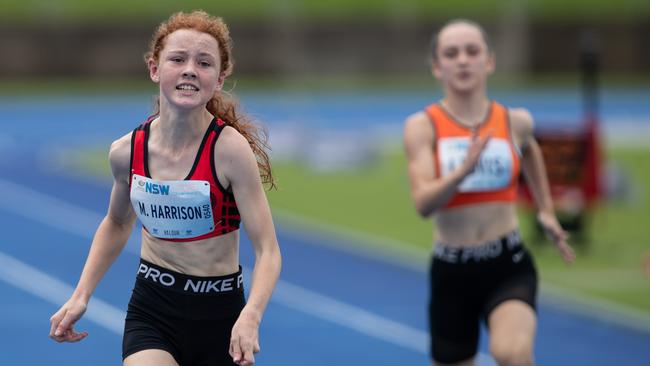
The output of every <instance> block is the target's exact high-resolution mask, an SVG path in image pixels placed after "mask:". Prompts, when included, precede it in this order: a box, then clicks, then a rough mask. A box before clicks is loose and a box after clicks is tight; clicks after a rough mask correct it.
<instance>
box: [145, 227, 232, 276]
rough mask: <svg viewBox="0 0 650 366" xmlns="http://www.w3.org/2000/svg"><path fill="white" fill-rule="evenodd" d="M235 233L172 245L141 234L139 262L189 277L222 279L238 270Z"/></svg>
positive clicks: (147, 234) (172, 243) (173, 243)
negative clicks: (143, 260)
mask: <svg viewBox="0 0 650 366" xmlns="http://www.w3.org/2000/svg"><path fill="white" fill-rule="evenodd" d="M238 243H239V230H235V231H231V232H229V233H227V234H224V235H220V236H215V237H212V238H207V239H203V240H196V241H189V242H172V241H168V240H162V239H159V238H156V237H153V236H152V235H151V234H149V233H148V232H147V231H145V230H142V250H141V253H140V255H141V256H142V258H143V259H145V260H147V261H149V262H151V263H154V264H157V265H159V266H161V267H164V268H169V269H171V270H173V271H176V272H180V273H185V274H188V275H193V276H223V275H227V274H232V273H235V272H237V271H238V270H239V257H238V253H239V244H238Z"/></svg>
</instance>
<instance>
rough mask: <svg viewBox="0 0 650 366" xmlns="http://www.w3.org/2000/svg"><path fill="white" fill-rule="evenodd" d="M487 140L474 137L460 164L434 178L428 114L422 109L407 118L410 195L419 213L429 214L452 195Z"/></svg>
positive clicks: (406, 141)
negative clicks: (456, 167) (449, 171)
mask: <svg viewBox="0 0 650 366" xmlns="http://www.w3.org/2000/svg"><path fill="white" fill-rule="evenodd" d="M489 140H490V135H487V136H483V137H474V140H473V142H472V143H471V145H470V147H469V150H468V152H467V157H466V159H465V161H464V162H463V164H461V165H460V167H458V169H456V170H454V171H452V172H451V173H450V174H449V175H446V176H444V177H441V178H436V176H435V163H434V151H435V150H434V146H433V145H434V130H433V126H432V124H431V121H430V120H429V117H428V116H427V115H426V113H425V112H418V113H416V114H414V115H412V116H410V117H409V118H408V119H407V120H406V124H405V127H404V148H405V150H406V159H407V163H408V176H409V182H410V184H411V197H412V198H413V202H414V203H415V208H416V210H417V211H418V213H419V214H420V215H421V216H422V217H428V216H429V215H431V214H432V213H434V212H435V211H436V210H438V209H439V208H440V207H442V206H443V205H444V204H445V203H447V202H448V201H449V200H450V199H451V198H452V197H453V195H454V194H455V193H456V189H457V187H458V185H459V184H460V183H461V182H462V181H463V179H464V178H465V177H466V176H467V175H468V174H470V173H471V172H472V170H473V169H474V166H475V165H476V163H477V162H478V158H479V156H480V154H481V152H483V150H484V149H485V146H486V145H487V143H488V141H489Z"/></svg>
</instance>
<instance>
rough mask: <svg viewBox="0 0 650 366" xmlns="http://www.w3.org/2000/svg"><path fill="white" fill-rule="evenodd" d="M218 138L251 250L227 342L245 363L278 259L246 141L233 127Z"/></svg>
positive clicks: (273, 281)
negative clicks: (244, 292)
mask: <svg viewBox="0 0 650 366" xmlns="http://www.w3.org/2000/svg"><path fill="white" fill-rule="evenodd" d="M222 138H223V140H222V141H223V144H222V145H221V147H222V149H220V152H221V154H220V159H219V160H218V161H219V163H220V165H219V166H220V167H221V169H222V172H223V174H224V175H225V178H226V179H227V180H228V182H229V183H230V187H232V190H233V193H234V195H235V200H236V201H237V207H238V209H239V213H240V215H241V218H242V222H243V223H244V229H245V230H246V234H247V235H248V238H249V239H250V241H251V243H252V245H253V247H254V250H255V267H254V268H253V278H252V285H251V289H250V293H249V297H248V301H247V303H246V306H245V307H244V309H243V310H242V312H241V314H240V316H239V319H238V320H237V322H236V323H235V326H234V327H233V330H232V337H231V344H230V353H231V355H232V356H233V359H234V361H235V362H236V363H238V364H239V365H242V366H245V365H252V364H253V363H254V362H255V358H254V356H253V353H256V352H258V351H259V348H260V347H259V340H258V329H259V324H260V322H261V320H262V315H263V313H264V310H265V309H266V305H267V304H268V302H269V299H270V298H271V294H272V293H273V289H274V287H275V284H276V282H277V280H278V277H279V275H280V268H281V266H282V259H281V255H280V247H279V245H278V240H277V238H276V234H275V228H274V225H273V219H272V217H271V210H270V208H269V204H268V201H267V199H266V195H265V194H264V189H263V187H262V181H261V178H260V173H259V169H258V167H257V160H256V159H255V155H254V154H253V151H252V150H251V148H250V146H249V144H248V141H246V139H245V138H244V137H243V136H241V135H240V134H239V133H238V132H236V131H235V130H234V129H231V128H225V129H224V130H223V131H222ZM216 153H217V152H215V154H216Z"/></svg>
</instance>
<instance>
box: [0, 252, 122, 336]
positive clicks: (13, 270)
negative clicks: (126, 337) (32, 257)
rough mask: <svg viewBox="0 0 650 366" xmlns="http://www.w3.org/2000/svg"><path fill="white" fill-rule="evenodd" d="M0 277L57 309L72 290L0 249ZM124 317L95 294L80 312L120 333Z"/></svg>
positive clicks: (87, 317) (85, 316)
mask: <svg viewBox="0 0 650 366" xmlns="http://www.w3.org/2000/svg"><path fill="white" fill-rule="evenodd" d="M0 280H3V281H5V282H7V283H9V284H10V285H12V286H14V287H17V288H19V289H21V290H23V291H26V292H28V293H30V294H32V295H35V296H36V297H39V298H41V299H43V300H46V301H48V302H50V303H52V304H54V305H56V307H57V308H58V307H59V306H61V305H63V303H65V302H66V301H68V299H69V298H70V295H72V292H73V291H74V289H73V288H72V286H70V285H68V284H67V283H64V282H62V281H60V280H58V279H56V278H54V277H52V276H50V275H48V274H47V273H45V272H42V271H39V270H38V269H36V268H34V267H32V266H30V265H28V264H26V263H23V262H21V261H19V260H17V259H15V258H13V257H11V256H9V255H7V254H5V253H2V252H0ZM125 317H126V313H125V312H123V311H121V310H119V309H117V308H116V307H114V306H112V305H109V304H108V303H106V302H104V301H102V300H99V299H98V298H97V297H96V296H94V297H93V298H92V299H91V300H90V302H89V303H88V309H87V310H86V314H84V319H88V320H90V321H92V322H94V323H96V324H98V325H100V326H102V327H104V328H106V329H108V330H110V331H111V332H113V333H115V334H118V335H120V336H121V335H122V332H123V324H124V318H125ZM43 321H45V319H43ZM44 329H45V328H44ZM44 332H45V330H44Z"/></svg>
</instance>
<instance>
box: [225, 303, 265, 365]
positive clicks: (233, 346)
mask: <svg viewBox="0 0 650 366" xmlns="http://www.w3.org/2000/svg"><path fill="white" fill-rule="evenodd" d="M258 330H259V322H257V321H255V319H253V318H252V317H250V316H247V315H246V313H245V312H244V311H242V313H241V314H240V316H239V319H237V322H236V323H235V325H234V326H233V327H232V333H231V336H230V356H232V359H233V361H234V362H235V363H236V364H238V365H240V366H250V365H252V364H254V363H255V355H254V354H255V353H257V352H259V351H260V343H259V335H258Z"/></svg>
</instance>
